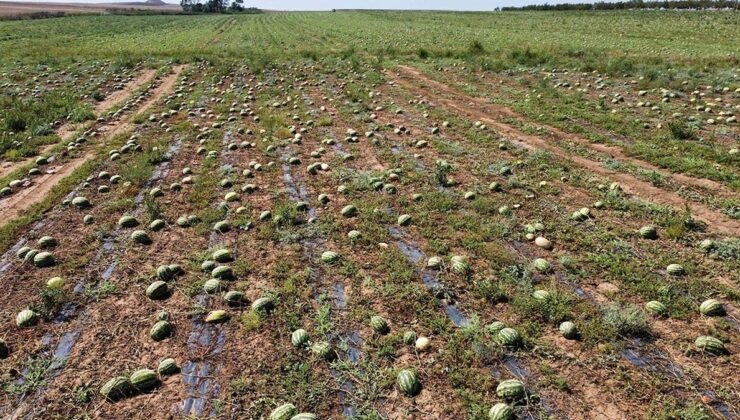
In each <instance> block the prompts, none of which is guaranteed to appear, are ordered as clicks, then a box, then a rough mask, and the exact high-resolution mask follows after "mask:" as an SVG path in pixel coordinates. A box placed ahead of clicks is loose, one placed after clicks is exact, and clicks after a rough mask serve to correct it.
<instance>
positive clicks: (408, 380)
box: [396, 369, 421, 396]
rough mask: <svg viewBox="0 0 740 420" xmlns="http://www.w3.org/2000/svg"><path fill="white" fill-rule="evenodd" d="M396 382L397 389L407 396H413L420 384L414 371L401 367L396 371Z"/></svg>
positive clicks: (419, 388) (418, 389) (417, 391)
mask: <svg viewBox="0 0 740 420" xmlns="http://www.w3.org/2000/svg"><path fill="white" fill-rule="evenodd" d="M396 384H397V385H398V389H400V390H401V392H403V393H404V394H406V395H408V396H414V395H416V394H417V393H419V391H420V390H421V384H420V383H419V380H418V379H417V377H416V373H414V371H412V370H409V369H403V370H401V371H400V372H398V377H397V378H396Z"/></svg>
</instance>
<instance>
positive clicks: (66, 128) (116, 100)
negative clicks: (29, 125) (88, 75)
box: [0, 69, 157, 177]
mask: <svg viewBox="0 0 740 420" xmlns="http://www.w3.org/2000/svg"><path fill="white" fill-rule="evenodd" d="M156 74H157V71H156V70H153V69H149V70H144V71H143V72H142V73H141V74H140V75H139V76H138V77H137V78H136V79H134V80H133V81H132V82H130V83H129V84H127V85H126V87H124V88H123V89H121V90H117V91H115V92H113V93H112V94H110V95H108V97H106V98H105V100H104V101H102V102H99V103H97V104H96V105H95V108H94V110H93V111H94V113H95V115H96V116H100V115H102V114H104V113H105V112H107V111H108V110H110V109H113V107H115V106H117V105H119V104H121V103H122V102H123V101H125V100H126V99H127V98H128V97H129V96H131V94H132V93H133V92H135V91H136V90H138V89H139V88H141V87H142V86H144V84H146V83H148V82H150V81H151V80H152V79H153V78H154V76H155V75H156ZM83 127H84V124H81V123H73V122H68V123H66V124H63V125H62V126H60V127H59V128H57V129H56V130H54V133H55V134H56V135H57V136H58V137H59V138H60V139H61V141H62V142H65V141H68V140H70V139H71V138H72V136H73V135H74V134H75V133H77V132H78V131H79V130H80V129H81V128H83ZM57 144H59V143H55V144H47V145H45V146H42V147H41V148H40V149H39V153H38V155H37V156H34V157H30V158H28V159H24V160H20V161H16V162H2V163H0V177H3V176H5V175H7V174H10V173H13V172H14V171H16V170H18V169H20V168H23V167H24V166H26V165H29V164H31V162H33V161H34V160H35V159H36V158H37V157H38V156H44V155H45V154H47V153H49V152H50V151H51V149H53V148H54V146H56V145H57Z"/></svg>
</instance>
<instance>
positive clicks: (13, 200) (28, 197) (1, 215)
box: [0, 66, 185, 225]
mask: <svg viewBox="0 0 740 420" xmlns="http://www.w3.org/2000/svg"><path fill="white" fill-rule="evenodd" d="M184 67H185V66H177V67H175V68H174V69H173V72H172V73H171V74H169V75H168V76H166V77H165V78H164V79H163V80H162V83H161V84H160V85H159V86H158V87H157V88H155V89H154V90H153V91H152V94H151V95H150V96H149V99H147V100H146V101H145V102H143V103H142V104H141V106H140V107H139V108H138V109H136V110H134V111H133V112H131V113H129V114H127V115H126V117H124V118H122V119H120V120H115V121H112V122H111V123H109V124H108V125H106V126H104V127H102V128H101V129H100V131H102V132H104V137H105V138H111V137H113V136H114V135H116V134H120V133H123V132H125V131H126V130H129V129H131V128H133V124H132V123H131V121H132V120H133V118H134V117H135V116H136V114H138V113H140V112H144V111H146V110H147V109H149V108H151V107H152V106H153V105H154V104H155V103H157V101H158V100H159V99H161V98H162V97H163V96H164V95H165V94H166V93H167V92H169V91H170V90H171V89H172V87H173V86H174V84H175V81H176V80H177V77H178V76H179V74H180V72H181V71H182V70H183V68H184ZM94 156H95V154H94V153H93V152H87V153H86V154H85V155H83V156H80V157H77V158H75V159H72V160H70V161H68V162H65V163H64V164H62V165H59V166H57V167H55V168H50V169H49V170H47V173H45V174H44V175H42V176H40V177H38V178H35V179H34V184H33V185H31V186H29V187H27V188H24V189H23V190H21V191H18V192H16V193H15V194H13V195H11V196H9V197H8V198H6V199H4V200H2V201H0V225H3V224H5V223H7V222H8V221H11V220H13V219H15V218H17V217H18V216H19V215H20V214H22V212H23V211H24V210H26V209H28V208H30V207H31V206H33V205H34V204H36V203H39V202H41V201H42V200H43V199H44V197H46V195H47V194H48V193H49V191H51V190H52V188H54V186H55V185H57V184H59V182H60V181H61V180H62V179H64V178H66V177H68V176H69V175H70V174H72V172H74V171H75V169H77V168H79V167H80V166H82V165H83V164H84V163H85V162H87V161H88V160H90V159H92V158H93V157H94Z"/></svg>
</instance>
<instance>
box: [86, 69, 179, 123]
mask: <svg viewBox="0 0 740 420" xmlns="http://www.w3.org/2000/svg"><path fill="white" fill-rule="evenodd" d="M184 68H185V66H183V65H180V66H176V67H174V68H173V73H172V74H170V75H169V76H167V77H166V78H165V79H164V80H162V83H161V84H160V85H159V86H157V87H156V88H155V89H154V90H153V91H152V94H151V95H149V98H148V99H147V100H146V101H144V102H142V104H141V105H140V106H139V108H138V109H137V110H135V111H134V112H132V113H130V114H129V116H128V117H127V118H124V119H123V120H119V121H112V122H111V123H110V124H108V125H105V126H102V127H99V128H98V131H100V132H101V133H103V135H105V136H108V137H114V136H116V135H118V134H121V133H125V132H126V131H129V130H130V129H132V128H133V123H132V121H133V119H134V117H135V116H136V114H140V113H142V112H144V111H146V110H148V109H149V108H151V107H152V106H154V104H156V103H157V101H159V100H160V99H161V98H162V97H163V96H164V95H166V94H167V93H168V92H171V91H172V88H173V87H174V86H175V82H176V81H177V76H178V75H179V74H180V72H181V71H182V70H183V69H184Z"/></svg>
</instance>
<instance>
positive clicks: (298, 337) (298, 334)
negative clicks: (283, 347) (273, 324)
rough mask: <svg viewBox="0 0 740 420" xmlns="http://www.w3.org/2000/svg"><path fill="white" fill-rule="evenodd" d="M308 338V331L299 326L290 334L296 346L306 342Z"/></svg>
mask: <svg viewBox="0 0 740 420" xmlns="http://www.w3.org/2000/svg"><path fill="white" fill-rule="evenodd" d="M308 340H309V336H308V331H306V330H304V329H303V328H299V329H297V330H295V331H293V334H291V336H290V341H291V343H293V345H294V346H296V347H300V346H302V345H304V344H306V343H307V342H308Z"/></svg>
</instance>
